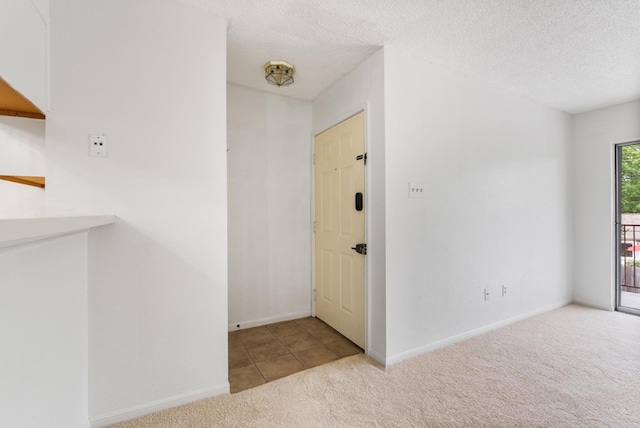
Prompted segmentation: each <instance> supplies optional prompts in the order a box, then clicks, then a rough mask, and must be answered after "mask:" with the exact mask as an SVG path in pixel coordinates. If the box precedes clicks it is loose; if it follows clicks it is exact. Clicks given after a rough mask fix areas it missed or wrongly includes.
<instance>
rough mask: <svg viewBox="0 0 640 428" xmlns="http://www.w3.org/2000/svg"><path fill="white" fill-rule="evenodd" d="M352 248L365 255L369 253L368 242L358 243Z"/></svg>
mask: <svg viewBox="0 0 640 428" xmlns="http://www.w3.org/2000/svg"><path fill="white" fill-rule="evenodd" d="M351 249H352V250H355V251H356V253H359V254H362V255H363V256H366V255H367V244H356V246H355V247H351Z"/></svg>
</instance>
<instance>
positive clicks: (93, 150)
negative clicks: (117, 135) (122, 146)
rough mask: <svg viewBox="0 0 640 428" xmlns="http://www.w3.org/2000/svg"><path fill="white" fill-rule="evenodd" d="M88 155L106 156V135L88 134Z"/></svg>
mask: <svg viewBox="0 0 640 428" xmlns="http://www.w3.org/2000/svg"><path fill="white" fill-rule="evenodd" d="M89 155H90V156H99V157H107V136H106V135H97V134H91V135H90V136H89Z"/></svg>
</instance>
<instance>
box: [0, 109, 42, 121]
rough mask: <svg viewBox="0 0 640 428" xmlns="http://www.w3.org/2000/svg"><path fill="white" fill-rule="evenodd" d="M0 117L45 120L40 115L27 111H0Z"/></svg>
mask: <svg viewBox="0 0 640 428" xmlns="http://www.w3.org/2000/svg"><path fill="white" fill-rule="evenodd" d="M0 116H14V117H26V118H28V119H43V120H44V119H46V116H45V115H44V114H42V113H31V112H27V111H14V110H3V109H0Z"/></svg>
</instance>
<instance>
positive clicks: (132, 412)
mask: <svg viewBox="0 0 640 428" xmlns="http://www.w3.org/2000/svg"><path fill="white" fill-rule="evenodd" d="M222 394H229V382H225V383H223V384H220V385H218V386H214V387H211V388H207V389H202V390H200V391H193V392H189V393H186V394H181V395H176V396H174V397H170V398H166V399H162V400H158V401H153V402H150V403H146V404H142V405H139V406H134V407H129V408H127V409H122V410H118V411H115V412H110V413H107V414H104V415H98V416H96V417H94V418H90V421H89V426H90V427H91V428H100V427H106V426H109V425H113V424H117V423H119V422H124V421H128V420H130V419H135V418H139V417H141V416H144V415H148V414H150V413H155V412H159V411H160V410H165V409H170V408H171V407H176V406H181V405H183V404H187V403H191V402H194V401H198V400H204V399H205V398H210V397H215V396H217V395H222Z"/></svg>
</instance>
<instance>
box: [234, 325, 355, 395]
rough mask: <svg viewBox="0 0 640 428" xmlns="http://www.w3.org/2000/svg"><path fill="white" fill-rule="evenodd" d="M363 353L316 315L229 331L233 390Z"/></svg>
mask: <svg viewBox="0 0 640 428" xmlns="http://www.w3.org/2000/svg"><path fill="white" fill-rule="evenodd" d="M362 352H363V351H362V349H360V348H359V347H357V346H356V345H354V344H353V343H352V342H350V341H349V340H348V339H347V338H345V337H344V336H342V335H341V334H340V333H338V332H337V331H336V330H334V329H333V328H331V327H329V326H328V325H327V324H325V323H324V322H322V321H321V320H319V319H318V318H314V317H306V318H300V319H297V320H293V321H284V322H279V323H275V324H269V325H265V326H261V327H254V328H249V329H246V330H238V331H233V332H229V384H230V387H231V393H232V394H233V393H236V392H240V391H244V390H246V389H249V388H253V387H256V386H259V385H262V384H264V383H266V382H271V381H274V380H277V379H280V378H283V377H285V376H289V375H291V374H294V373H297V372H300V371H302V370H306V369H310V368H313V367H316V366H319V365H321V364H325V363H329V362H331V361H335V360H338V359H340V358H344V357H348V356H350V355H356V354H359V353H362Z"/></svg>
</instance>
